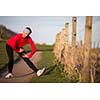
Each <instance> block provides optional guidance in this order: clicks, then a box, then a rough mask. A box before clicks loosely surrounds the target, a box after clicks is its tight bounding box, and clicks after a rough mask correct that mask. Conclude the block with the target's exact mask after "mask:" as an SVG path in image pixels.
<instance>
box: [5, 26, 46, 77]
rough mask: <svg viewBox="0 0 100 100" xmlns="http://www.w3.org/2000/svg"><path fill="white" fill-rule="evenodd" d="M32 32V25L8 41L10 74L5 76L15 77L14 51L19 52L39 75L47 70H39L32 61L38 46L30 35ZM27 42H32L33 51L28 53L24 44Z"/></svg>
mask: <svg viewBox="0 0 100 100" xmlns="http://www.w3.org/2000/svg"><path fill="white" fill-rule="evenodd" d="M31 33H32V30H31V28H30V27H26V28H25V29H24V31H23V32H22V33H21V34H17V35H15V36H13V37H11V38H10V39H9V40H8V41H7V43H6V50H7V54H8V58H9V62H8V74H7V75H6V76H5V78H11V77H13V74H12V71H13V64H14V57H13V51H15V52H16V53H18V54H19V55H20V57H21V58H22V59H23V60H24V61H25V62H26V63H27V65H28V66H29V67H30V68H31V69H32V70H33V71H34V72H36V73H37V76H41V75H42V74H43V72H44V71H45V68H43V69H42V70H38V69H37V68H36V67H35V65H34V64H33V63H32V62H31V60H30V59H29V58H31V57H32V56H33V54H34V53H35V52H36V47H35V44H34V42H33V41H32V39H31V37H30V36H29V35H30V34H31ZM27 43H29V44H30V46H31V48H32V51H31V52H30V53H29V54H27V53H26V52H25V50H24V49H23V46H25V45H26V44H27Z"/></svg>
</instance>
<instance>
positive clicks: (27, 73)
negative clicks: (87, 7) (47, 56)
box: [0, 52, 41, 83]
mask: <svg viewBox="0 0 100 100" xmlns="http://www.w3.org/2000/svg"><path fill="white" fill-rule="evenodd" d="M40 59H41V52H36V53H35V54H34V56H33V57H32V58H31V61H32V62H33V63H34V64H36V62H37V61H39V60H40ZM6 74H7V72H4V73H2V77H1V78H0V83H29V82H31V81H30V80H31V78H32V76H33V75H35V73H33V71H32V70H31V69H30V68H29V67H28V66H27V64H26V63H25V62H24V61H23V60H22V59H21V60H20V61H19V62H18V63H16V64H14V68H13V74H14V77H13V78H10V79H5V78H4V76H5V75H6Z"/></svg>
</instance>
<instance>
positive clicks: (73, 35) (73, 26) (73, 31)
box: [71, 17, 77, 66]
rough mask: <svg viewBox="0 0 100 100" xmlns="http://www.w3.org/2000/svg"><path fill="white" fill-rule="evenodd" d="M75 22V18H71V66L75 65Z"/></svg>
mask: <svg viewBox="0 0 100 100" xmlns="http://www.w3.org/2000/svg"><path fill="white" fill-rule="evenodd" d="M76 22H77V18H76V17H72V52H71V53H72V60H71V61H72V65H73V66H74V65H75V53H76V52H75V50H76V48H75V47H76Z"/></svg>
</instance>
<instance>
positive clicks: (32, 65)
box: [18, 51, 38, 72]
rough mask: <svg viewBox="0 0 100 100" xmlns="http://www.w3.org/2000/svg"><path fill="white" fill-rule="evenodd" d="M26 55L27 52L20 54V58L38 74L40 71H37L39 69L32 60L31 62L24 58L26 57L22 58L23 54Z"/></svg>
mask: <svg viewBox="0 0 100 100" xmlns="http://www.w3.org/2000/svg"><path fill="white" fill-rule="evenodd" d="M25 53H26V52H25V51H23V52H21V53H18V54H19V55H20V57H21V58H22V59H23V60H24V61H25V62H26V63H27V65H28V66H29V67H30V68H31V69H32V70H33V71H35V72H37V71H38V69H37V68H36V67H35V65H34V64H33V63H32V62H31V60H30V59H29V58H24V57H22V56H23V54H25Z"/></svg>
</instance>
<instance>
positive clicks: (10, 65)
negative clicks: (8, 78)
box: [6, 44, 14, 73]
mask: <svg viewBox="0 0 100 100" xmlns="http://www.w3.org/2000/svg"><path fill="white" fill-rule="evenodd" d="M6 51H7V55H8V59H9V62H8V72H9V73H12V70H13V64H14V57H13V49H12V48H11V47H10V46H9V45H8V44H6Z"/></svg>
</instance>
